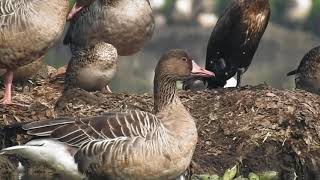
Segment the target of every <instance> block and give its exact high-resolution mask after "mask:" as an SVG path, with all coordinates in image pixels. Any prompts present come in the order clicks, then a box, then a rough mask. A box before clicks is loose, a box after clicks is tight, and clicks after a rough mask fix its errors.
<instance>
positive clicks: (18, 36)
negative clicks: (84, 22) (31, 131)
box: [0, 0, 69, 104]
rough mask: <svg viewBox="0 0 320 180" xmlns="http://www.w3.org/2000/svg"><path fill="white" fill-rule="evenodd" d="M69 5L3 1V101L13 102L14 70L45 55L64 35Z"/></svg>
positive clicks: (0, 23)
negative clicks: (5, 70)
mask: <svg viewBox="0 0 320 180" xmlns="http://www.w3.org/2000/svg"><path fill="white" fill-rule="evenodd" d="M68 7H69V4H68V1H67V0H50V1H33V0H1V1H0V68H5V69H7V73H6V74H5V86H6V89H5V97H4V100H3V104H11V103H12V102H11V82H12V78H13V72H12V71H13V70H15V69H16V68H18V67H20V66H23V65H26V64H28V63H30V62H32V61H35V60H37V59H38V58H40V57H41V56H43V55H44V54H45V53H46V52H47V50H48V49H49V48H50V47H51V46H52V45H53V44H54V43H55V42H56V41H57V40H58V39H59V38H60V37H61V35H62V33H63V29H64V25H65V18H66V15H67V12H68ZM48 17H50V18H48Z"/></svg>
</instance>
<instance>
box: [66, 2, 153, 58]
mask: <svg viewBox="0 0 320 180" xmlns="http://www.w3.org/2000/svg"><path fill="white" fill-rule="evenodd" d="M78 12H79V13H78ZM75 14H77V15H75ZM68 18H69V19H71V22H70V26H69V29H68V32H67V34H66V36H65V39H64V44H66V45H70V44H72V45H74V46H78V47H85V46H87V45H90V44H96V43H97V42H100V41H104V42H106V43H110V44H112V45H113V46H115V47H116V48H117V50H118V54H119V55H120V56H127V55H131V54H134V53H136V52H138V51H139V50H140V49H141V48H142V47H143V46H144V44H145V42H146V41H147V40H149V39H151V36H152V34H153V31H154V17H153V14H152V9H151V6H150V3H149V1H148V0H76V3H75V5H74V7H73V8H72V10H71V11H70V13H69V16H68Z"/></svg>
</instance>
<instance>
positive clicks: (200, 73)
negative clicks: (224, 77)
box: [191, 60, 215, 77]
mask: <svg viewBox="0 0 320 180" xmlns="http://www.w3.org/2000/svg"><path fill="white" fill-rule="evenodd" d="M191 75H192V76H196V77H214V76H215V74H214V73H213V72H211V71H208V70H205V69H204V68H202V67H200V66H199V65H198V64H197V63H195V62H194V61H193V60H192V70H191Z"/></svg>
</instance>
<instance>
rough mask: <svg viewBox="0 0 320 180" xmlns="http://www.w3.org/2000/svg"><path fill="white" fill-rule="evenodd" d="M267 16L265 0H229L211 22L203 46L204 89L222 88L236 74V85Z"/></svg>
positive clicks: (252, 54) (248, 63)
mask: <svg viewBox="0 0 320 180" xmlns="http://www.w3.org/2000/svg"><path fill="white" fill-rule="evenodd" d="M269 18H270V5H269V0H232V1H231V2H230V4H229V6H228V7H227V8H226V9H225V11H224V12H223V14H222V15H221V16H220V18H219V20H218V22H217V24H216V25H215V27H214V29H213V31H212V33H211V37H210V39H209V42H208V46H207V57H206V69H208V70H210V71H213V72H214V73H215V74H216V76H215V77H214V78H206V79H205V81H206V82H207V83H208V88H209V89H213V88H222V87H224V86H225V84H226V82H227V80H228V79H230V78H231V77H233V76H235V74H237V87H240V86H241V77H242V74H243V73H245V72H246V70H247V69H248V67H249V66H250V64H251V62H252V59H253V56H254V54H255V52H256V50H257V48H258V46H259V42H260V39H261V37H262V36H263V34H264V32H265V30H266V28H267V25H268V22H269Z"/></svg>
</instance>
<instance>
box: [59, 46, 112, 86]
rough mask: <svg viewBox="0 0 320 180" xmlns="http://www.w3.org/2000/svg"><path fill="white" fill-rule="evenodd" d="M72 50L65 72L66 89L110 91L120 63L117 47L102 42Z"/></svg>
mask: <svg viewBox="0 0 320 180" xmlns="http://www.w3.org/2000/svg"><path fill="white" fill-rule="evenodd" d="M72 48H75V47H72ZM72 51H73V55H72V58H71V60H70V61H69V64H68V67H67V70H66V73H65V83H64V90H65V91H66V90H68V89H72V88H81V89H84V90H86V91H110V89H109V88H108V83H109V82H110V81H111V79H112V78H113V77H114V75H115V73H116V69H117V64H118V53H117V49H116V48H115V47H114V46H112V45H111V44H108V43H105V42H100V43H97V44H95V45H90V46H89V47H86V48H77V49H73V50H72Z"/></svg>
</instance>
